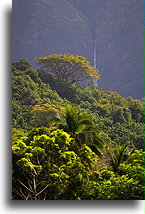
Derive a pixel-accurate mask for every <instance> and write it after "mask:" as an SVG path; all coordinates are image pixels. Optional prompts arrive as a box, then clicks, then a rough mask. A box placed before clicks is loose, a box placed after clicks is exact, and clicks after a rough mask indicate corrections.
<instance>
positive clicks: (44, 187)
mask: <svg viewBox="0 0 145 214" xmlns="http://www.w3.org/2000/svg"><path fill="white" fill-rule="evenodd" d="M51 184H52V182H51V183H50V184H48V185H47V186H46V187H44V188H43V189H42V190H41V191H40V192H38V193H37V194H36V196H38V195H40V194H41V193H42V192H43V191H44V190H45V189H47V187H49V186H50V185H51Z"/></svg>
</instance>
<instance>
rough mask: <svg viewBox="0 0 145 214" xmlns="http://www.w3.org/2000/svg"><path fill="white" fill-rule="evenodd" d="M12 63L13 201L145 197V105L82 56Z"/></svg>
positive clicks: (61, 55) (39, 58) (22, 60)
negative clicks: (104, 81) (103, 82)
mask: <svg viewBox="0 0 145 214" xmlns="http://www.w3.org/2000/svg"><path fill="white" fill-rule="evenodd" d="M34 61H35V65H34V64H33V65H32V64H30V63H29V62H28V61H26V60H24V59H20V60H18V61H15V62H13V63H12V200H141V199H143V192H144V187H143V177H144V176H143V175H144V168H143V165H144V152H143V140H144V138H143V99H134V98H132V97H131V96H127V97H124V96H122V95H121V94H118V93H117V92H115V91H111V90H109V89H107V88H102V87H99V86H98V84H97V81H98V79H99V78H100V79H101V75H100V72H99V70H98V69H96V68H95V67H94V66H91V64H90V62H89V61H88V60H87V59H86V58H85V57H83V56H79V55H72V54H66V53H65V54H51V55H48V56H41V57H35V58H34Z"/></svg>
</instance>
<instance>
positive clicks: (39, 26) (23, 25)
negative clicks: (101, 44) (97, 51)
mask: <svg viewBox="0 0 145 214" xmlns="http://www.w3.org/2000/svg"><path fill="white" fill-rule="evenodd" d="M22 2H23V4H22ZM13 3H14V4H13V26H14V27H13V45H14V46H13V47H14V48H13V58H14V60H15V59H19V58H25V59H26V60H29V61H30V62H33V61H34V57H36V56H47V55H49V54H52V53H60V54H62V53H71V54H76V55H77V54H78V55H83V56H85V57H87V58H89V59H90V60H91V59H92V57H93V56H92V55H93V39H92V34H91V33H90V31H89V29H88V26H87V24H86V21H85V20H84V18H83V17H81V16H80V14H79V13H78V11H77V10H76V9H75V8H74V7H73V6H72V5H71V3H69V2H68V1H67V0H61V1H60V0H53V1H52V0H35V1H34V0H25V1H24V0H23V1H19V0H14V2H13ZM19 8H20V10H19Z"/></svg>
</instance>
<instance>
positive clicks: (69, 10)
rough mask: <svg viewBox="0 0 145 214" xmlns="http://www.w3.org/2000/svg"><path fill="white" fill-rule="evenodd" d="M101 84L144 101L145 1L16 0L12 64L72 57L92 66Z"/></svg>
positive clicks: (14, 6)
mask: <svg viewBox="0 0 145 214" xmlns="http://www.w3.org/2000/svg"><path fill="white" fill-rule="evenodd" d="M94 40H96V43H97V67H98V69H99V70H100V74H101V79H100V80H99V82H98V83H99V86H101V87H105V88H109V89H110V90H113V91H117V92H118V93H120V94H122V95H124V96H133V97H134V98H142V97H143V0H120V1H116V0H109V1H108V0H101V1H100V0H61V1H60V0H53V1H52V0H35V1H34V0H25V1H24V0H23V1H20V0H13V60H15V61H16V60H18V59H20V58H24V59H26V60H28V61H29V62H31V63H34V57H36V56H44V55H49V54H52V53H61V54H62V53H71V54H78V55H82V56H84V57H86V58H88V60H89V61H91V63H92V64H93V48H94Z"/></svg>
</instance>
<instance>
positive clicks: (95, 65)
mask: <svg viewBox="0 0 145 214" xmlns="http://www.w3.org/2000/svg"><path fill="white" fill-rule="evenodd" d="M96 51H97V43H96V40H95V41H94V67H95V68H96V67H97V60H96Z"/></svg>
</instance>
